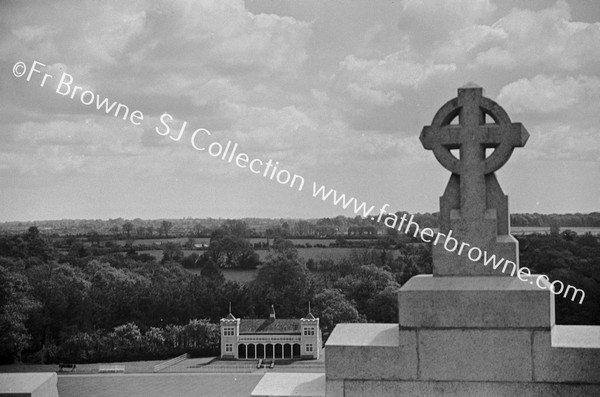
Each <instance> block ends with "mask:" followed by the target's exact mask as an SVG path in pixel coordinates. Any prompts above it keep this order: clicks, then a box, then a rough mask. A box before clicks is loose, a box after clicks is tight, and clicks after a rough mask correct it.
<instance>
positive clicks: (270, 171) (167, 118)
mask: <svg viewBox="0 0 600 397" xmlns="http://www.w3.org/2000/svg"><path fill="white" fill-rule="evenodd" d="M40 68H46V65H45V64H43V63H41V62H38V61H35V60H34V61H32V62H31V65H30V66H29V68H28V66H27V64H25V63H24V62H21V61H19V62H16V63H15V64H14V65H13V75H14V76H15V77H18V78H19V77H23V76H25V75H27V77H26V81H28V82H29V81H31V80H32V78H33V77H34V76H36V77H37V78H38V80H39V84H40V87H44V86H46V83H48V86H54V84H51V83H49V82H51V81H53V79H54V77H55V76H53V75H52V74H50V73H47V72H44V73H42V69H40ZM28 69H29V70H28ZM46 70H47V69H46ZM53 88H54V87H53ZM55 93H56V94H58V95H62V96H65V97H68V98H70V99H73V100H75V98H77V99H78V100H79V101H80V102H81V103H82V104H83V105H85V106H94V107H95V108H96V109H97V110H98V111H100V112H104V113H106V114H107V115H113V116H114V117H121V118H122V119H123V120H125V121H129V122H130V123H132V124H133V125H136V126H139V125H141V123H142V122H143V120H144V114H143V113H142V111H140V110H134V111H132V112H130V108H129V107H128V106H127V105H124V104H122V103H119V102H116V101H110V100H109V99H108V98H106V97H101V96H100V95H98V94H96V93H95V92H93V91H92V90H90V89H85V88H84V87H82V86H79V85H76V84H74V78H73V76H72V75H70V74H68V73H66V72H63V73H62V74H61V76H60V78H59V79H58V83H57V84H56V88H55ZM174 121H175V119H174V118H173V116H171V115H170V114H169V113H164V114H163V115H162V116H161V117H160V124H161V125H160V126H155V131H156V133H157V134H159V135H161V136H168V137H169V138H170V139H171V140H173V141H176V142H178V141H180V140H181V139H182V137H183V136H184V134H185V132H186V131H187V127H188V122H187V121H184V122H183V123H182V124H181V126H180V127H178V128H177V129H172V128H171V127H172V126H173V122H174ZM190 130H191V129H190ZM212 136H213V135H212V133H211V132H210V131H209V130H207V129H206V128H197V129H195V130H193V131H192V132H191V137H190V144H191V146H192V148H194V149H195V150H197V151H199V152H207V153H208V154H209V155H210V156H211V157H215V158H219V159H221V160H223V161H226V162H227V163H233V164H235V165H236V166H238V167H239V168H243V169H248V170H249V171H250V172H251V173H253V174H257V175H259V176H262V177H263V178H267V179H269V180H273V181H276V182H277V183H279V184H281V185H286V186H288V187H290V188H293V189H297V190H298V191H303V189H304V186H305V178H304V177H303V176H301V175H298V174H295V173H292V172H290V171H288V170H286V169H285V168H283V167H282V166H281V165H280V163H279V161H273V160H272V159H262V158H258V157H253V156H251V155H249V154H247V153H245V152H242V151H240V150H239V146H238V144H237V143H235V142H232V141H231V140H229V141H227V143H226V144H222V143H221V142H218V141H216V140H213V139H212ZM312 197H313V198H315V199H320V200H322V201H327V200H331V203H332V204H333V205H334V206H338V207H341V208H343V209H345V210H351V211H353V212H354V214H355V215H360V216H362V217H364V218H366V217H369V216H371V215H372V213H373V211H374V210H375V206H369V205H368V204H367V203H365V202H359V201H358V200H357V199H356V198H355V197H351V196H347V195H346V194H344V193H339V192H338V191H337V190H336V189H333V188H327V187H325V185H322V184H318V183H316V182H312ZM389 207H390V205H389V204H384V205H383V206H382V207H381V208H380V210H379V214H378V216H377V218H375V217H373V216H371V219H373V220H375V219H376V220H377V222H382V218H383V217H384V216H385V219H383V224H384V225H385V226H386V227H388V228H391V229H396V228H397V230H398V231H400V232H403V233H404V234H407V235H408V234H411V233H412V235H413V237H417V236H418V237H419V238H420V239H421V240H422V241H424V242H427V243H429V242H431V243H432V244H433V245H437V244H438V243H440V244H441V243H442V241H443V244H444V249H445V250H446V251H448V252H456V254H457V255H462V254H463V253H464V252H466V255H467V258H468V259H469V260H470V261H472V262H478V261H480V260H481V258H483V266H488V265H491V267H492V268H493V269H494V270H496V269H498V268H499V267H500V266H502V270H501V271H502V273H505V272H506V269H507V267H508V266H510V269H511V272H510V275H511V276H514V275H515V274H516V276H517V278H518V279H519V280H521V281H523V282H531V281H530V279H528V278H524V276H531V271H530V269H528V268H527V267H520V268H519V267H518V266H517V264H516V263H514V262H512V261H509V260H506V259H504V258H500V259H497V258H496V255H495V254H490V253H488V252H487V251H485V250H481V249H480V248H478V247H475V246H471V245H470V244H468V243H466V242H459V241H458V240H457V239H455V238H454V237H452V231H449V232H448V234H447V235H446V234H444V233H439V232H437V233H436V232H434V231H433V229H430V228H422V229H421V228H420V227H419V225H418V224H417V223H416V222H414V220H413V219H414V215H411V216H410V219H407V218H406V214H403V215H402V216H401V217H398V216H397V215H396V214H393V213H388V212H387V208H389ZM398 221H399V224H398ZM405 223H406V227H405V228H403V226H404V224H405ZM397 225H398V226H397ZM396 226H397V227H396ZM441 237H443V240H441ZM450 247H452V248H451V249H450ZM465 247H469V248H468V249H465ZM457 248H458V251H457ZM541 280H544V281H543V282H541V283H540V281H541ZM535 284H536V286H537V287H539V288H541V289H549V290H550V291H551V292H552V293H553V294H555V295H560V294H563V297H564V298H567V297H569V296H570V295H571V300H572V301H574V300H575V298H576V297H577V296H578V295H579V293H580V296H581V299H580V300H579V304H582V303H583V300H584V298H585V292H584V291H583V290H581V289H578V288H575V287H574V286H572V285H566V286H565V284H564V283H563V282H561V281H560V280H554V281H553V282H552V283H550V280H549V279H548V277H547V276H545V275H538V276H537V278H536V281H535ZM556 285H560V289H558V288H556ZM548 286H549V287H548Z"/></svg>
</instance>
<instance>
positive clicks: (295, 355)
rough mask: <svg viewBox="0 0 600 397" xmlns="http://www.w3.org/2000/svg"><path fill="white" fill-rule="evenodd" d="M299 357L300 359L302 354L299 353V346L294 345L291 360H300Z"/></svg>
mask: <svg viewBox="0 0 600 397" xmlns="http://www.w3.org/2000/svg"><path fill="white" fill-rule="evenodd" d="M301 357H302V353H300V344H299V343H294V347H293V358H301Z"/></svg>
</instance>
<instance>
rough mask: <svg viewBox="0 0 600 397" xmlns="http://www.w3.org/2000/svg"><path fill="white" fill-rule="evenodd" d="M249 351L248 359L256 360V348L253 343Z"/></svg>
mask: <svg viewBox="0 0 600 397" xmlns="http://www.w3.org/2000/svg"><path fill="white" fill-rule="evenodd" d="M247 349H248V352H247V356H248V358H256V347H255V346H254V345H253V344H252V343H251V344H249V345H248V347H247Z"/></svg>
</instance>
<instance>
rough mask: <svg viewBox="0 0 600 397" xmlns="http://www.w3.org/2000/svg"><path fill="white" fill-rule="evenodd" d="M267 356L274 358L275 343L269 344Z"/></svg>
mask: <svg viewBox="0 0 600 397" xmlns="http://www.w3.org/2000/svg"><path fill="white" fill-rule="evenodd" d="M265 358H273V345H272V344H271V343H269V344H268V345H267V356H266V357H265Z"/></svg>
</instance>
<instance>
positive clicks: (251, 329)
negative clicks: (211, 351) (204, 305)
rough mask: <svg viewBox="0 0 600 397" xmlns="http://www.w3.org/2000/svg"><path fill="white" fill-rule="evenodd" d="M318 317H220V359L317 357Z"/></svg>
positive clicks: (320, 341) (318, 349)
mask: <svg viewBox="0 0 600 397" xmlns="http://www.w3.org/2000/svg"><path fill="white" fill-rule="evenodd" d="M321 345H322V339H321V329H320V328H319V319H318V318H315V317H314V316H313V315H312V314H310V313H309V314H308V315H307V316H306V318H301V319H275V316H274V312H272V315H271V318H270V319H264V320H261V319H239V318H235V317H234V316H233V315H232V314H229V315H228V316H227V317H225V318H223V319H221V358H223V359H231V360H256V359H318V358H319V356H320V353H321Z"/></svg>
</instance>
